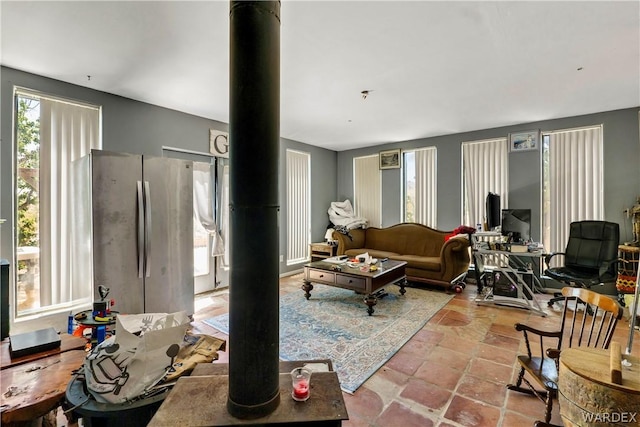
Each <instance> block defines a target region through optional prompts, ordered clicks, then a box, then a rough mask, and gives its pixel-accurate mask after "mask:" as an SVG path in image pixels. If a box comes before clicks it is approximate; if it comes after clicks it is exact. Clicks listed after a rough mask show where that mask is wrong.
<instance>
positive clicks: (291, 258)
mask: <svg viewBox="0 0 640 427" xmlns="http://www.w3.org/2000/svg"><path fill="white" fill-rule="evenodd" d="M309 164H310V156H309V153H303V152H300V151H294V150H287V265H291V264H298V263H301V262H305V261H307V260H308V259H309V243H311V177H310V174H311V170H310V166H309Z"/></svg>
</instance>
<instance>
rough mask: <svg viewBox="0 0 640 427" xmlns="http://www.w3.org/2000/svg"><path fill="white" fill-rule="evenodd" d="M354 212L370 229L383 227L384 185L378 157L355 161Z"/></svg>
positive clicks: (356, 159)
mask: <svg viewBox="0 0 640 427" xmlns="http://www.w3.org/2000/svg"><path fill="white" fill-rule="evenodd" d="M353 211H354V213H355V215H356V216H359V217H362V218H365V219H366V220H367V221H368V226H369V227H381V226H382V183H381V175H380V162H379V158H378V155H377V154H376V155H374V156H365V157H354V159H353Z"/></svg>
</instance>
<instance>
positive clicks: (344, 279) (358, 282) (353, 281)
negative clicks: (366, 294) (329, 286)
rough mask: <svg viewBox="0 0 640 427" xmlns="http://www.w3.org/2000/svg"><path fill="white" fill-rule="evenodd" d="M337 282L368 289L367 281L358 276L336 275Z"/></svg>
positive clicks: (350, 286) (342, 284)
mask: <svg viewBox="0 0 640 427" xmlns="http://www.w3.org/2000/svg"><path fill="white" fill-rule="evenodd" d="M336 284H337V285H338V286H345V287H347V288H349V289H366V288H367V281H366V280H365V279H361V278H358V277H351V276H344V275H342V274H337V275H336Z"/></svg>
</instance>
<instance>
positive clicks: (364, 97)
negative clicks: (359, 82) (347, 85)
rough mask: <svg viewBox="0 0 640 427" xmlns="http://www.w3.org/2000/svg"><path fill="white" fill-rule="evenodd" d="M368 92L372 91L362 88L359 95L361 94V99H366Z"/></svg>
mask: <svg viewBox="0 0 640 427" xmlns="http://www.w3.org/2000/svg"><path fill="white" fill-rule="evenodd" d="M369 92H373V91H372V90H363V91H362V92H360V95H362V99H367V96H369Z"/></svg>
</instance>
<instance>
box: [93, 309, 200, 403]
mask: <svg viewBox="0 0 640 427" xmlns="http://www.w3.org/2000/svg"><path fill="white" fill-rule="evenodd" d="M188 326H189V317H188V316H187V315H186V313H185V312H184V311H180V312H176V313H171V314H166V313H145V314H130V315H120V316H118V317H117V318H116V334H115V335H114V336H112V337H111V338H109V339H107V340H105V341H103V342H102V343H100V344H98V345H97V346H96V347H94V348H93V349H92V350H91V352H90V353H89V354H88V355H87V358H86V359H85V362H84V370H85V379H86V384H87V388H88V389H89V392H90V393H91V395H92V396H93V397H94V398H95V399H96V401H98V402H103V403H123V402H126V401H128V400H131V399H134V398H136V397H138V396H140V395H142V394H144V392H145V390H146V389H147V388H150V387H152V386H153V385H155V384H156V383H157V382H158V381H160V380H161V379H162V378H163V377H164V376H165V374H166V373H167V372H169V371H170V369H171V367H172V365H173V363H174V360H175V357H176V355H177V354H178V351H179V350H180V344H181V343H182V340H183V338H184V335H185V333H186V331H187V328H188ZM135 333H140V335H139V336H138V335H135Z"/></svg>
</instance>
